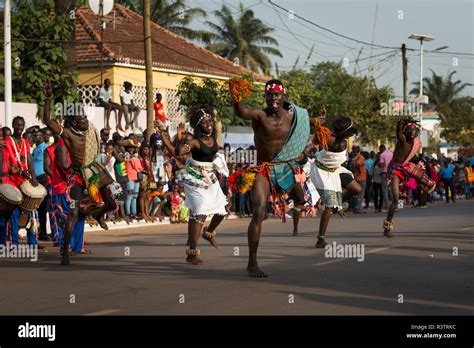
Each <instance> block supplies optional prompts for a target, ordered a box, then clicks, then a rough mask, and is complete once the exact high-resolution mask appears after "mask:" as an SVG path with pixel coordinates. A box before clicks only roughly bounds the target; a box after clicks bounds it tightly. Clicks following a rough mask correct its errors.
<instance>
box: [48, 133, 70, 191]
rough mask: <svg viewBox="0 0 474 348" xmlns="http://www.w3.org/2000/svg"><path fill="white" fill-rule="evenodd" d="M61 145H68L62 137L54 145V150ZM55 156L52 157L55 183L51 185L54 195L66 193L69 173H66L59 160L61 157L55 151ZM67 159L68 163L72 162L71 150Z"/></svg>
mask: <svg viewBox="0 0 474 348" xmlns="http://www.w3.org/2000/svg"><path fill="white" fill-rule="evenodd" d="M59 146H64V147H66V145H65V144H64V140H62V139H60V140H59V141H58V143H57V144H56V145H55V146H54V150H55V151H56V149H57V148H58V147H59ZM50 147H52V146H50ZM66 151H67V149H66ZM53 158H54V159H53ZM53 158H51V171H52V172H53V177H52V181H53V183H52V185H51V187H52V189H53V195H60V194H63V193H66V186H67V182H66V180H65V179H64V178H67V177H68V174H67V173H66V170H65V169H64V168H63V167H62V166H61V163H60V162H59V159H58V158H57V157H56V155H55V154H54V151H53ZM67 160H68V163H69V164H71V156H70V155H69V151H67Z"/></svg>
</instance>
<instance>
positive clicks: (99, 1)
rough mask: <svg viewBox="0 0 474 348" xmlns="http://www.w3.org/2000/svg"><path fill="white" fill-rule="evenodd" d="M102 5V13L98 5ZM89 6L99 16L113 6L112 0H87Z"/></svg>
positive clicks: (110, 9) (103, 14) (106, 12)
mask: <svg viewBox="0 0 474 348" xmlns="http://www.w3.org/2000/svg"><path fill="white" fill-rule="evenodd" d="M101 6H102V13H101V9H100V7H101ZM89 7H90V8H91V10H92V11H93V12H94V13H95V14H96V15H99V16H105V15H107V14H108V13H109V12H110V11H112V8H113V7H114V0H89Z"/></svg>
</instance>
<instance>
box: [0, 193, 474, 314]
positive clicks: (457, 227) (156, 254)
mask: <svg viewBox="0 0 474 348" xmlns="http://www.w3.org/2000/svg"><path fill="white" fill-rule="evenodd" d="M473 212H474V201H460V202H458V203H456V204H452V203H450V204H444V203H438V204H434V205H432V206H430V207H429V208H428V209H413V208H405V209H402V210H400V212H399V213H398V216H397V219H396V222H395V223H396V235H397V236H396V238H393V239H387V238H385V237H383V236H382V234H381V225H382V221H383V215H381V214H375V213H368V214H365V215H353V214H350V215H349V216H348V219H345V220H343V219H341V218H339V217H334V218H333V220H332V221H331V223H330V231H329V236H328V242H329V243H332V242H336V243H341V244H360V245H364V248H365V249H364V251H365V259H364V261H363V262H358V261H357V260H356V259H354V258H327V257H325V252H324V250H321V249H315V248H314V243H315V236H316V233H315V231H316V228H317V224H318V223H319V219H318V218H317V219H302V220H301V229H300V230H301V234H300V237H291V236H290V234H291V220H290V221H289V222H288V223H286V224H282V223H280V222H279V221H278V220H269V221H266V222H265V223H264V228H263V237H262V240H261V243H260V250H259V257H260V258H259V259H260V266H261V268H262V269H263V270H265V271H266V272H268V273H269V274H270V277H269V278H267V279H251V278H249V277H247V275H246V273H245V266H246V263H247V255H248V251H247V246H246V229H247V225H248V219H237V220H226V221H224V223H223V225H222V228H221V230H220V231H219V235H218V241H219V242H220V248H219V249H218V250H216V249H214V248H212V247H211V246H209V245H207V244H206V245H201V250H202V256H203V258H204V259H205V260H206V261H207V262H208V263H207V265H205V266H200V267H197V266H191V265H188V264H186V263H185V262H184V258H185V255H184V250H185V246H184V244H185V242H186V239H187V237H186V226H185V225H178V226H176V225H173V226H170V225H165V226H155V227H133V226H130V227H129V228H127V229H123V230H112V231H101V232H91V233H87V234H86V237H87V240H88V241H89V242H90V243H91V245H90V246H91V248H93V251H94V254H92V255H84V256H75V257H74V258H73V261H72V262H73V263H72V264H71V265H70V266H69V267H64V266H60V265H59V255H58V250H57V248H52V247H48V252H45V251H40V255H39V260H38V261H37V262H30V260H26V259H0V279H1V280H0V284H1V285H0V314H39V315H41V314H77V315H107V314H112V315H124V314H167V315H168V314H172V315H180V314H191V315H202V314H224V315H226V314H263V315H266V314H290V315H291V314H313V315H326V314H329V315H333V314H336V315H357V314H363V315H365V314H368V315H375V314H381V315H390V314H408V315H414V314H418V315H440V314H446V315H447V314H453V315H461V314H472V313H473V311H474V303H473V302H474V300H473V299H474V296H473V295H474V291H473V282H472V280H473V279H474V245H473V235H474V218H473V216H474V215H473ZM455 247H456V248H458V250H459V255H458V256H455V255H453V248H455ZM126 248H129V250H130V256H125V255H124V254H125V252H126V251H127V250H128V249H126ZM235 248H239V256H236V255H234V253H235V250H236V249H235ZM71 295H74V299H75V303H71V299H72V298H73V297H71ZM400 295H403V303H399V300H400V299H401V297H400ZM73 302H74V301H73ZM181 302H184V303H181ZM290 302H293V303H290Z"/></svg>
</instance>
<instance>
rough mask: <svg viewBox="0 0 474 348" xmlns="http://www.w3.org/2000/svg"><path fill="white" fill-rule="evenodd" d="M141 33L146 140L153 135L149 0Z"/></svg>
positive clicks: (145, 4) (147, 0)
mask: <svg viewBox="0 0 474 348" xmlns="http://www.w3.org/2000/svg"><path fill="white" fill-rule="evenodd" d="M143 33H144V35H145V38H144V39H145V70H146V128H147V132H146V139H147V140H148V139H149V138H150V135H151V134H152V133H153V121H154V118H153V58H152V56H151V28H150V0H143Z"/></svg>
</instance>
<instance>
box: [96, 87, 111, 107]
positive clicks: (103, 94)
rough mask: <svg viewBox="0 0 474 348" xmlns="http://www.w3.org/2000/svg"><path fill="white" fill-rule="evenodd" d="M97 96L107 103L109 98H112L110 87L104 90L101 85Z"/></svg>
mask: <svg viewBox="0 0 474 348" xmlns="http://www.w3.org/2000/svg"><path fill="white" fill-rule="evenodd" d="M99 98H101V99H102V100H103V101H105V102H106V103H108V102H109V100H111V99H112V88H110V87H109V89H108V90H105V88H104V87H102V88H101V89H100V91H99Z"/></svg>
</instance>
